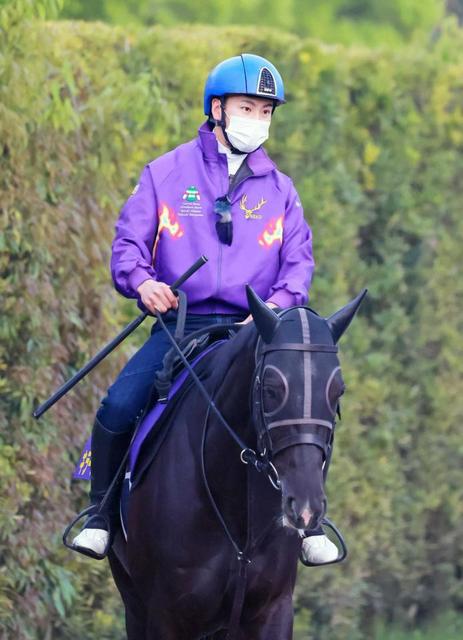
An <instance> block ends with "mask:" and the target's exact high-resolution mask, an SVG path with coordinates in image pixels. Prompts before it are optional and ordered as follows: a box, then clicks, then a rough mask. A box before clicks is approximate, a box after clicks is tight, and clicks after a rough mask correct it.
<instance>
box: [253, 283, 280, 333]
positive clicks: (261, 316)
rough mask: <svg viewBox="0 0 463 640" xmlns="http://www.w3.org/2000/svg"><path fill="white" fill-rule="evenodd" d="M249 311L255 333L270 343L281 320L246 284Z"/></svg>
mask: <svg viewBox="0 0 463 640" xmlns="http://www.w3.org/2000/svg"><path fill="white" fill-rule="evenodd" d="M246 295H247V298H248V305H249V311H250V312H251V315H252V317H253V320H254V322H255V323H256V327H257V331H258V332H259V335H260V336H261V337H262V340H263V341H264V342H267V343H268V342H271V341H272V338H273V334H274V333H275V331H276V329H277V327H278V325H279V324H280V322H281V320H280V318H279V317H278V316H277V314H276V313H275V311H273V310H272V309H270V307H267V305H266V304H265V302H264V301H263V300H262V299H261V298H259V296H258V295H257V293H256V292H255V291H254V289H253V288H252V287H250V286H249V285H248V284H247V285H246Z"/></svg>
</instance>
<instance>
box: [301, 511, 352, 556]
mask: <svg viewBox="0 0 463 640" xmlns="http://www.w3.org/2000/svg"><path fill="white" fill-rule="evenodd" d="M322 526H326V527H328V528H329V529H331V531H332V532H333V533H334V534H335V536H336V538H337V540H338V542H339V546H340V547H341V553H340V554H339V555H338V557H337V558H336V560H331V562H323V563H322V564H319V563H317V562H309V561H308V560H306V559H305V558H304V555H303V553H302V550H301V553H300V554H299V560H300V561H301V562H302V564H303V565H304V566H306V567H327V566H328V565H329V564H339V562H343V561H344V560H345V559H346V558H347V553H348V551H347V545H346V543H345V540H344V538H343V536H342V533H341V532H340V531H339V529H338V528H337V526H336V525H335V524H333V523H332V522H331V520H329V519H328V518H326V517H325V518H323V520H322Z"/></svg>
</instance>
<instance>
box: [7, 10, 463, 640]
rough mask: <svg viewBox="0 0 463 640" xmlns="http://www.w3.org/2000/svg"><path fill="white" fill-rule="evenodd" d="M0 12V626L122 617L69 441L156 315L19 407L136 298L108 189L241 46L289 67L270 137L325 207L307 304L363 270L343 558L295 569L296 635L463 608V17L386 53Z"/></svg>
mask: <svg viewBox="0 0 463 640" xmlns="http://www.w3.org/2000/svg"><path fill="white" fill-rule="evenodd" d="M50 1H52V0H50ZM22 4H23V5H24V6H25V5H30V3H27V2H23V3H22ZM1 15H2V19H1V26H0V29H1V32H0V42H1V48H0V191H1V199H0V268H1V273H2V279H1V281H0V296H1V307H2V313H1V320H0V340H1V343H0V371H1V380H0V385H1V386H0V389H1V401H0V429H1V431H0V476H1V481H2V493H1V497H0V556H1V558H2V565H1V567H0V616H1V621H2V625H3V627H4V628H5V635H4V636H2V637H5V638H18V639H19V638H34V639H35V638H69V640H71V638H72V639H74V638H76V637H83V638H88V639H90V638H95V639H98V640H100V639H104V638H108V639H109V638H111V639H117V638H123V637H124V633H123V625H122V617H121V616H122V607H121V604H120V601H119V598H118V595H117V594H116V592H115V589H114V587H113V586H112V585H111V580H110V577H109V573H108V570H107V567H106V564H105V563H96V562H91V561H89V560H87V559H84V558H82V559H81V558H79V557H76V556H75V555H73V554H71V553H69V552H68V551H67V550H65V549H64V548H63V547H62V546H61V543H60V535H61V531H62V528H63V527H64V525H65V524H66V523H67V522H68V521H69V519H70V517H71V515H72V514H73V513H74V512H75V511H76V510H77V509H79V508H80V507H82V506H83V505H84V503H85V495H84V494H85V489H84V488H83V486H82V485H79V486H74V484H72V483H71V482H70V475H71V472H72V468H73V463H74V462H75V460H76V458H77V456H78V450H79V446H80V444H81V443H82V442H83V440H84V439H85V437H86V435H87V433H88V431H89V429H90V425H91V422H92V419H93V415H94V412H95V410H96V409H97V407H98V403H99V400H100V398H101V397H102V395H103V393H104V391H105V389H106V387H107V386H108V385H109V383H110V382H111V380H112V379H114V377H115V375H116V373H117V371H118V369H119V368H120V367H121V366H122V364H123V362H124V361H125V359H126V358H127V356H128V355H129V354H130V353H131V352H132V351H133V350H134V349H135V348H136V345H137V343H138V342H139V341H140V340H142V339H143V335H144V332H143V330H140V333H139V335H138V336H136V337H134V338H131V339H129V341H128V344H127V345H125V347H124V348H123V349H119V351H118V352H116V353H115V354H113V355H112V356H111V357H110V358H109V359H108V360H107V361H106V362H105V363H104V364H103V365H101V366H100V367H99V368H98V369H97V370H95V371H94V372H93V373H92V374H91V375H90V376H89V377H88V378H87V379H86V380H85V381H84V382H82V383H81V384H80V385H79V387H78V388H77V389H76V390H74V391H73V392H72V393H70V394H69V395H68V396H66V398H65V399H63V400H61V401H60V402H59V403H58V404H57V405H56V406H55V408H53V409H52V410H50V411H49V412H48V413H47V414H46V416H45V417H44V418H42V419H41V420H40V421H38V422H37V421H34V420H33V419H32V418H31V417H30V414H31V410H32V408H33V407H34V406H35V405H36V404H37V403H38V402H39V401H42V400H43V399H44V398H45V397H47V396H48V394H49V393H50V392H51V391H52V390H54V389H55V388H56V387H57V386H58V385H59V384H61V383H62V382H63V381H64V380H65V379H66V378H67V377H69V376H70V375H71V374H72V373H73V372H74V371H75V370H76V369H77V368H78V367H80V366H81V365H82V364H83V363H84V362H85V361H86V360H87V359H88V358H89V357H90V356H91V355H92V354H94V353H95V352H96V351H97V350H98V348H99V347H100V346H101V345H103V344H104V343H105V341H107V340H108V339H109V338H110V337H111V336H113V335H114V334H115V333H116V332H117V330H118V328H119V327H120V326H121V325H122V324H123V323H124V322H125V321H127V320H128V319H129V318H131V317H134V316H135V314H136V313H137V311H136V309H135V307H134V304H133V302H130V301H124V300H123V299H122V298H120V297H119V296H117V295H116V293H115V292H114V290H113V289H112V287H111V283H110V276H109V271H108V259H109V252H110V243H111V239H112V233H113V225H114V222H115V219H116V217H117V211H118V209H119V208H120V206H121V204H122V203H123V201H124V200H125V198H126V197H127V195H128V194H129V193H130V192H131V190H132V187H133V184H135V182H136V180H137V177H138V174H139V171H140V170H141V168H142V167H143V165H144V164H145V163H146V162H147V161H148V160H150V159H152V158H154V157H156V156H158V155H160V154H162V153H164V152H165V151H167V150H168V149H170V148H172V147H174V146H175V145H177V144H179V143H181V142H183V141H185V140H188V139H190V138H191V137H193V136H194V135H195V132H196V129H197V127H198V125H199V124H200V123H201V122H202V120H203V116H202V108H201V105H202V89H203V84H204V81H205V78H206V75H207V72H208V70H209V69H210V68H211V66H212V65H214V64H215V63H216V62H218V61H219V60H221V59H223V58H224V57H227V56H230V55H233V54H236V53H237V52H240V51H253V52H255V53H258V54H262V55H265V56H267V57H269V58H270V59H272V60H274V61H275V62H276V63H277V65H278V67H279V69H280V70H281V72H282V74H283V76H284V78H285V81H286V85H287V93H288V104H287V105H285V106H284V107H283V108H281V109H279V110H278V111H277V112H276V114H275V117H274V123H273V124H272V136H271V140H270V141H269V143H268V150H269V152H270V154H271V156H272V157H273V158H274V159H275V160H276V161H277V162H278V163H279V165H280V167H281V169H282V170H283V171H285V172H287V173H289V174H290V175H291V176H292V177H293V178H294V180H295V183H296V185H297V187H298V189H299V192H300V195H301V198H302V201H303V204H304V206H305V211H306V215H307V219H308V220H309V221H310V223H311V225H312V228H313V232H314V247H315V256H316V260H317V272H316V277H315V282H314V286H313V289H312V292H311V303H312V305H313V306H315V307H316V308H317V310H319V311H320V312H322V313H330V312H331V311H333V310H335V309H337V308H338V307H339V306H340V305H342V304H343V303H344V302H346V301H347V300H348V299H349V298H350V297H352V296H353V295H354V294H355V293H356V292H358V291H359V290H360V289H361V288H362V287H363V286H368V287H369V290H370V295H369V299H368V301H367V302H366V303H365V306H364V307H363V308H362V313H361V314H360V315H359V317H358V318H357V319H356V321H355V323H354V324H353V325H352V327H351V328H350V329H349V333H348V335H347V336H346V337H345V339H344V340H343V343H342V354H341V357H342V362H343V369H344V376H345V379H346V382H347V386H348V392H347V394H346V397H345V400H344V403H343V420H342V422H341V423H340V426H339V431H338V438H337V449H336V453H335V456H334V462H333V465H332V470H331V474H330V478H329V483H328V495H329V499H330V511H329V513H330V515H331V516H332V517H333V518H334V519H335V520H336V522H337V523H338V524H339V525H340V526H341V528H342V529H343V531H344V532H345V534H346V537H347V539H348V542H349V545H350V550H351V554H350V560H349V562H348V563H346V564H345V565H344V566H342V567H333V568H326V569H321V570H301V572H300V576H299V581H298V585H297V590H296V605H297V612H298V617H297V629H296V631H295V638H297V640H308V639H309V638H313V639H316V640H323V639H324V638H330V640H337V639H339V640H341V639H343V640H344V639H346V638H349V640H356V639H357V638H358V639H360V638H372V637H373V635H374V632H375V627H376V625H377V624H379V623H381V624H382V623H383V622H386V623H387V622H390V621H392V622H394V624H397V625H399V626H400V625H402V626H404V625H410V626H412V627H414V626H417V625H420V624H426V623H427V621H428V620H432V619H433V618H434V616H435V614H436V613H437V612H441V611H442V610H443V609H445V610H447V609H449V610H450V609H455V610H457V609H458V608H461V607H462V605H463V589H462V580H461V566H460V564H459V563H461V556H462V551H463V549H462V533H463V531H462V522H463V519H462V482H461V454H462V445H461V436H460V424H459V422H460V419H461V416H462V413H463V394H462V393H461V379H462V373H463V370H462V369H463V365H462V362H463V358H462V345H463V340H462V337H461V332H462V324H461V318H462V299H463V298H462V294H463V283H462V279H461V277H460V275H461V271H460V265H461V239H462V237H463V236H462V231H463V229H462V225H463V218H462V216H461V202H462V197H463V182H462V179H461V166H462V160H463V157H462V156H463V154H462V150H463V47H462V44H463V41H462V38H461V36H460V34H459V33H458V32H457V31H453V29H452V28H451V27H449V29H448V30H447V31H444V32H443V34H442V36H441V37H440V39H438V40H437V41H436V42H435V43H434V44H433V45H432V46H430V48H429V49H427V50H419V51H417V50H411V49H406V50H402V51H401V52H400V54H395V53H394V52H389V51H387V50H384V51H375V52H371V51H369V50H367V49H358V48H351V49H347V48H342V47H333V46H330V47H327V46H324V45H323V44H321V43H318V42H314V41H308V40H302V39H299V38H297V37H296V36H291V35H288V34H284V33H280V32H278V31H271V30H263V29H261V28H259V29H257V28H256V29H254V28H251V27H250V28H247V29H242V28H220V29H219V28H206V27H194V28H188V27H183V28H176V29H175V28H172V29H161V28H153V29H149V30H140V31H133V32H129V31H127V30H124V29H122V28H112V27H108V26H104V25H102V24H99V23H94V24H93V23H87V24H83V23H77V22H68V23H66V22H60V23H57V22H36V21H33V20H31V19H28V18H27V12H26V13H23V14H15V13H14V11H10V13H8V14H6V13H3V14H1ZM18 16H19V17H18ZM145 332H146V329H145Z"/></svg>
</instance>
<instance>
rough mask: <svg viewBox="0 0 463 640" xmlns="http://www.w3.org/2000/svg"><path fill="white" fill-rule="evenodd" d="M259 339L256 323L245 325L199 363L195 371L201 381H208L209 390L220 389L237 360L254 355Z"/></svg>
mask: <svg viewBox="0 0 463 640" xmlns="http://www.w3.org/2000/svg"><path fill="white" fill-rule="evenodd" d="M257 338H258V333H257V329H256V327H255V325H254V323H248V324H246V325H243V326H242V327H241V328H240V329H239V331H238V332H237V334H236V335H234V336H233V337H232V338H230V339H229V340H228V341H227V342H225V343H224V344H223V345H222V346H221V347H220V348H219V349H216V350H215V351H213V352H212V353H211V354H210V355H209V356H206V357H205V358H203V359H202V360H201V361H200V362H198V364H197V365H196V367H195V371H196V372H197V373H198V375H199V377H200V378H201V379H207V386H208V387H209V388H212V389H216V388H218V387H220V386H221V382H223V380H224V379H225V377H226V375H227V372H228V371H229V369H230V367H231V366H232V364H233V363H234V362H235V360H236V359H237V358H239V357H241V356H243V354H245V353H247V354H249V353H250V352H251V353H254V349H255V345H256V342H257ZM211 365H213V366H211Z"/></svg>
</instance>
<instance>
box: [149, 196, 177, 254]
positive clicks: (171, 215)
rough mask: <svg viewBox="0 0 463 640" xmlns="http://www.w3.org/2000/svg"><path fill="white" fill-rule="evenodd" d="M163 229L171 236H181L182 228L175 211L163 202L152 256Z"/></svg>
mask: <svg viewBox="0 0 463 640" xmlns="http://www.w3.org/2000/svg"><path fill="white" fill-rule="evenodd" d="M164 229H165V230H166V231H167V232H168V233H169V234H170V235H171V237H172V238H175V239H177V238H181V237H182V236H183V228H182V227H181V225H180V223H179V221H178V220H177V216H176V215H175V211H174V210H173V209H170V208H169V207H168V206H167V205H166V204H165V203H164V202H163V203H162V206H161V208H160V210H159V224H158V233H157V236H156V242H155V243H154V247H153V256H154V254H155V253H156V247H157V246H158V242H159V238H160V237H161V233H162V232H163V231H164Z"/></svg>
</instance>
